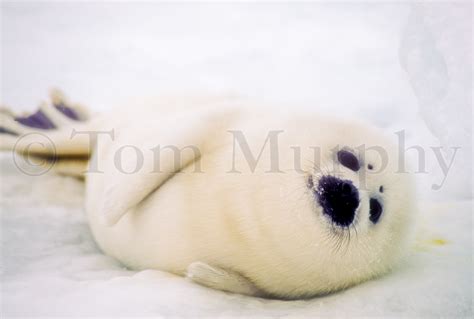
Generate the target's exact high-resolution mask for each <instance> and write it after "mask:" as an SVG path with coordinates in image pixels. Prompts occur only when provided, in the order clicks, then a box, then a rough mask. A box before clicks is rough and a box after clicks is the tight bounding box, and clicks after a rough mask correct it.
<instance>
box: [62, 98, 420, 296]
mask: <svg viewBox="0 0 474 319" xmlns="http://www.w3.org/2000/svg"><path fill="white" fill-rule="evenodd" d="M167 103H170V102H163V103H162V104H161V107H162V108H167V105H166V104H167ZM173 103H177V102H173ZM168 105H169V104H168ZM174 105H179V103H177V104H174ZM182 105H183V106H184V107H182V108H181V110H180V111H177V112H168V114H166V115H163V113H162V112H159V111H157V110H156V108H144V110H143V111H140V112H138V111H135V110H134V112H133V114H129V115H127V116H125V115H126V113H125V114H123V113H120V112H117V113H116V114H115V115H114V116H113V117H110V116H109V117H104V118H103V119H101V120H98V121H95V122H94V123H93V124H87V123H86V124H81V125H82V129H81V127H79V129H78V128H77V127H76V128H75V138H76V139H77V140H76V141H74V139H72V140H71V141H69V142H68V143H69V145H71V143H73V144H74V143H76V145H81V148H84V146H86V145H87V141H89V142H90V141H93V142H94V147H92V150H93V152H92V157H91V159H90V161H89V163H90V165H89V166H90V167H89V172H88V173H87V174H86V189H87V190H86V211H87V215H88V219H89V223H90V226H91V229H92V232H93V234H94V238H95V239H96V241H97V243H98V244H99V246H100V247H101V249H102V250H103V251H104V252H105V253H107V254H108V255H111V256H113V257H115V258H117V259H118V260H120V261H121V262H122V263H123V264H124V265H126V266H127V267H130V268H132V269H159V270H165V271H169V272H172V273H175V274H179V275H187V276H188V277H189V278H191V279H192V280H194V281H196V282H199V283H201V284H204V285H206V286H210V287H214V288H217V289H222V290H226V291H231V292H238V293H244V294H249V295H264V296H274V297H280V298H300V297H308V296H313V295H318V294H323V293H328V292H331V291H335V290H338V289H341V288H344V287H348V286H351V285H354V284H356V283H359V282H361V281H364V280H367V279H369V278H372V277H374V276H377V275H379V274H381V273H384V272H386V271H387V270H389V269H390V268H392V266H393V265H395V263H396V262H397V261H398V260H399V259H400V257H401V256H402V255H403V252H404V251H405V248H406V244H407V242H408V238H409V233H410V229H411V223H412V215H413V207H412V204H413V203H412V196H413V195H412V194H413V189H412V186H411V182H410V180H409V176H407V175H405V174H397V173H396V170H397V169H398V155H397V153H396V149H395V148H394V147H393V145H392V144H391V143H390V142H389V141H388V140H387V139H386V138H384V137H383V136H382V134H381V133H380V132H379V131H377V130H376V129H373V128H370V127H368V126H367V125H365V124H361V123H357V122H354V121H347V120H340V119H335V118H331V117H328V116H321V115H315V114H299V115H294V114H283V113H279V112H275V111H272V110H261V111H259V112H256V111H254V110H252V108H249V107H247V106H246V105H244V104H243V103H242V104H239V103H236V102H229V101H228V100H225V101H224V100H222V102H219V100H213V101H212V103H210V102H209V101H208V100H200V101H199V102H195V101H194V102H193V101H192V100H191V101H190V100H185V101H184V102H183V103H182ZM216 106H219V107H216ZM186 107H188V108H187V109H186ZM173 108H174V109H180V108H179V107H173ZM129 109H130V108H129ZM168 109H169V107H168ZM90 123H92V122H90ZM91 127H94V129H97V130H100V131H101V132H103V133H102V134H99V135H96V136H99V137H97V138H94V139H91V138H90V137H91V136H90V134H89V135H87V134H82V132H85V131H86V130H85V129H84V128H88V129H89V128H91ZM111 129H113V131H112V132H113V133H110V132H111V131H110V130H111ZM106 132H107V133H106ZM81 134H82V135H81ZM69 135H70V132H69ZM86 138H87V141H86ZM87 146H88V147H87V149H89V146H91V145H87ZM58 149H59V152H61V147H60V146H59V147H58Z"/></svg>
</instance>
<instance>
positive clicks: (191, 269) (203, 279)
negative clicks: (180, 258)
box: [186, 261, 263, 297]
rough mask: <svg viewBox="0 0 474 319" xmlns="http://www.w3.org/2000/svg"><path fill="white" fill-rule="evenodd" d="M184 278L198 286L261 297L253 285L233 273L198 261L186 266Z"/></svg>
mask: <svg viewBox="0 0 474 319" xmlns="http://www.w3.org/2000/svg"><path fill="white" fill-rule="evenodd" d="M186 277H187V278H189V279H191V280H192V281H194V282H196V283H198V284H201V285H203V286H206V287H209V288H213V289H217V290H222V291H227V292H232V293H237V294H242V295H248V296H254V297H259V296H262V295H263V294H262V292H261V291H260V290H259V289H258V288H257V287H255V285H254V284H253V283H251V282H250V281H249V280H248V279H247V278H245V277H243V276H242V275H240V274H238V273H236V272H235V271H231V270H225V269H222V268H219V267H215V266H209V265H208V264H206V263H203V262H199V261H198V262H193V263H192V264H191V265H189V266H188V269H187V273H186Z"/></svg>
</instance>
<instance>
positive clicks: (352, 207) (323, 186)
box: [316, 176, 359, 227]
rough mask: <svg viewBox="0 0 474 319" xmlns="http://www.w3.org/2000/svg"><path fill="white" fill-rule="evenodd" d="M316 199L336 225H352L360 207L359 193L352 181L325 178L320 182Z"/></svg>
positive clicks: (330, 177)
mask: <svg viewBox="0 0 474 319" xmlns="http://www.w3.org/2000/svg"><path fill="white" fill-rule="evenodd" d="M316 197H317V199H318V202H319V204H320V205H321V207H322V208H323V212H324V214H326V215H328V216H329V217H330V218H331V220H332V221H333V222H334V223H335V224H336V225H338V226H342V227H347V226H349V225H350V224H352V222H353V221H354V217H355V212H356V209H357V207H358V206H359V192H358V190H357V188H356V187H355V186H354V184H352V182H351V181H350V180H343V179H339V178H337V177H334V176H323V177H321V179H320V180H319V184H318V187H317V190H316Z"/></svg>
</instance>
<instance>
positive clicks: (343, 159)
mask: <svg viewBox="0 0 474 319" xmlns="http://www.w3.org/2000/svg"><path fill="white" fill-rule="evenodd" d="M337 160H338V161H339V163H341V164H342V165H343V166H345V167H347V168H348V169H350V170H352V171H354V172H357V171H358V170H359V169H360V164H359V160H358V159H357V157H356V156H355V155H354V154H352V153H351V152H349V151H345V150H342V151H339V152H337Z"/></svg>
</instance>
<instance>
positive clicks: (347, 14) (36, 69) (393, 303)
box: [0, 2, 473, 317]
mask: <svg viewBox="0 0 474 319" xmlns="http://www.w3.org/2000/svg"><path fill="white" fill-rule="evenodd" d="M1 6H2V15H1V19H2V22H1V26H2V39H1V46H2V48H1V49H2V50H1V54H2V71H1V73H2V78H1V80H2V83H1V88H2V89H1V95H2V96H1V102H2V103H4V104H6V105H9V106H10V107H12V108H13V109H14V110H15V111H17V112H21V111H30V112H32V111H34V110H35V109H36V107H37V105H38V103H39V102H40V100H41V99H43V98H44V97H45V96H46V92H47V91H48V89H49V88H51V87H52V86H58V87H60V88H61V89H63V90H64V91H65V92H66V93H67V94H68V95H69V96H70V98H71V99H72V100H74V101H78V102H82V103H83V104H85V105H87V106H88V107H90V108H91V109H93V110H94V111H107V110H111V109H113V107H114V106H116V105H121V104H123V103H124V101H126V100H128V99H130V98H135V97H139V96H154V95H157V94H161V93H168V92H176V93H178V94H185V92H188V91H192V92H204V91H206V92H208V93H229V92H230V93H235V94H239V95H245V96H248V97H251V98H254V99H259V100H263V101H264V102H269V103H275V105H281V107H286V108H288V107H289V108H291V109H292V110H295V111H297V110H298V109H299V108H305V109H311V110H315V111H324V112H332V113H336V114H344V115H348V116H354V117H359V118H362V119H364V120H367V121H369V122H371V123H374V124H376V125H377V126H379V127H381V128H382V129H383V130H384V131H385V132H386V133H387V134H389V135H392V136H393V137H394V139H396V135H395V134H394V132H396V131H399V130H404V132H405V134H406V145H407V146H409V145H420V146H422V147H423V148H424V149H426V150H427V171H428V172H427V173H426V174H417V177H418V179H419V187H418V188H419V192H420V195H421V197H420V198H422V199H424V200H420V201H419V205H420V212H421V215H422V218H421V220H420V225H421V227H422V228H423V229H422V230H420V232H419V236H420V238H421V239H420V241H419V242H418V244H417V246H416V247H414V248H413V250H412V256H411V257H410V258H408V259H407V261H406V262H405V263H404V264H403V265H402V266H400V267H399V268H398V269H396V270H395V271H394V272H392V273H391V274H389V275H386V276H384V277H382V278H380V279H377V280H374V281H370V282H367V283H365V284H362V285H359V286H357V287H354V288H351V289H348V290H346V291H343V292H340V293H336V294H332V295H328V296H324V297H319V298H315V299H312V300H305V301H292V302H288V301H274V300H264V299H257V298H248V297H243V296H238V295H232V294H226V293H222V292H218V291H212V290H209V289H206V288H204V287H200V286H197V285H194V284H192V283H190V282H188V281H186V280H185V279H183V278H180V277H175V276H172V275H169V274H166V273H162V272H158V271H144V272H134V271H131V270H127V269H124V268H123V267H122V266H121V265H120V264H119V263H117V262H116V261H114V260H113V259H111V258H109V257H106V256H104V255H103V254H102V253H101V252H100V251H99V250H98V248H97V247H96V245H95V244H94V242H93V240H92V237H91V234H90V232H89V229H88V227H87V224H86V221H85V217H84V213H83V208H82V203H83V187H82V184H81V182H80V181H78V180H75V179H72V178H66V177H61V176H55V175H52V174H46V175H43V176H39V177H34V176H27V175H25V174H22V173H20V172H19V171H18V169H17V168H16V167H15V166H14V164H13V161H12V159H11V156H10V155H8V154H4V155H2V156H1V157H0V165H1V183H0V187H1V207H0V208H1V224H2V258H1V261H2V280H1V284H2V285H1V295H2V296H1V297H2V307H1V308H2V310H1V312H2V317H6V316H44V317H51V316H55V315H57V316H73V315H81V316H85V315H87V316H98V317H104V316H115V315H120V316H139V315H149V316H151V315H153V316H155V317H157V316H181V317H182V316H191V317H198V316H201V317H215V316H220V317H231V316H243V317H250V316H253V317H256V316H260V317H262V316H279V317H295V316H301V317H315V316H320V317H327V316H336V317H354V316H392V317H400V316H404V317H413V316H416V317H419V316H425V317H430V316H444V317H469V316H472V302H473V300H472V284H473V283H472V251H473V249H472V215H471V211H472V200H471V199H470V198H472V193H471V189H472V187H471V185H472V184H471V177H472V175H471V174H472V173H471V172H472V170H471V169H472V164H471V159H470V157H469V156H470V152H471V150H470V147H471V141H470V138H471V135H470V134H471V126H472V114H471V112H472V91H471V90H472V80H471V77H472V62H471V58H472V52H471V46H472V31H471V27H470V26H471V25H472V17H471V10H470V7H469V4H462V3H461V4H460V3H457V4H449V3H438V4H423V5H422V4H417V5H411V4H409V3H398V4H397V3H396V4H376V3H373V2H369V3H366V4H361V3H345V4H329V3H295V4H290V3H288V4H285V3H262V4H254V3H242V4H229V3H228V4H200V3H186V4H184V3H181V4H171V3H160V4H153V3H141V4H137V3H132V2H125V3H123V2H122V3H99V2H81V3H79V2H17V3H13V2H8V3H7V2H2V4H1ZM439 145H443V146H444V147H445V148H446V147H452V146H461V147H462V150H463V151H462V152H461V153H459V154H458V155H457V157H456V159H455V162H454V164H453V168H452V170H451V171H450V172H449V175H448V178H447V180H446V183H445V185H444V186H443V187H442V188H441V190H439V191H434V190H432V189H431V186H432V184H433V183H439V182H440V181H441V179H440V178H441V177H442V175H440V174H441V173H442V172H441V170H440V168H439V165H437V162H436V161H435V159H436V158H435V157H434V155H433V153H432V152H431V151H430V147H431V146H434V147H436V146H439ZM410 152H411V153H410V154H411V155H416V154H415V153H414V152H413V151H410ZM449 155H450V154H449V152H448V153H446V155H445V156H448V158H449ZM415 162H416V161H415ZM434 199H436V200H437V202H433V200H434ZM463 199H467V200H463Z"/></svg>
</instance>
